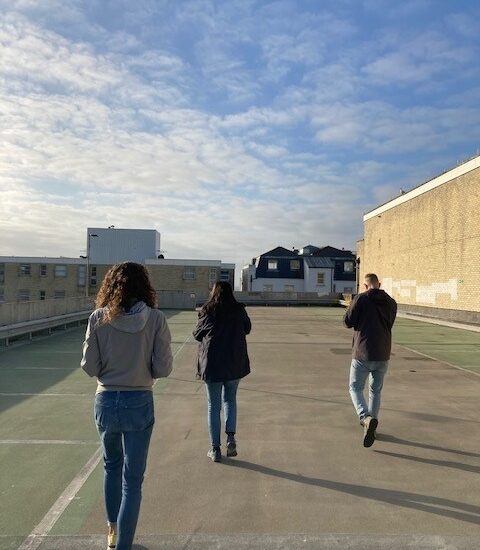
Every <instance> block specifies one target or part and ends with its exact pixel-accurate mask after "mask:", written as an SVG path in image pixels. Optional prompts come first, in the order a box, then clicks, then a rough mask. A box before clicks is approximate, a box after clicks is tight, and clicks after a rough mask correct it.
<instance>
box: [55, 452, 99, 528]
mask: <svg viewBox="0 0 480 550" xmlns="http://www.w3.org/2000/svg"><path fill="white" fill-rule="evenodd" d="M102 487H103V463H102V462H101V463H100V464H99V465H98V466H97V467H96V468H95V470H94V472H93V473H92V474H91V475H90V477H89V478H88V479H87V481H86V482H85V484H84V485H83V487H82V488H81V489H80V491H78V493H77V495H76V497H75V498H74V499H73V500H72V501H71V503H70V504H69V505H68V507H67V509H66V510H65V512H64V513H63V514H62V515H61V517H60V519H59V520H58V521H57V523H56V524H55V526H54V527H53V529H52V531H51V532H50V534H51V535H76V534H77V533H80V530H81V528H82V526H83V523H84V521H85V519H86V518H87V517H88V515H89V514H90V512H91V510H92V508H93V507H94V506H95V505H96V504H97V503H98V501H99V500H102V499H103V491H102Z"/></svg>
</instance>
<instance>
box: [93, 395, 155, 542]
mask: <svg viewBox="0 0 480 550" xmlns="http://www.w3.org/2000/svg"><path fill="white" fill-rule="evenodd" d="M154 422H155V418H154V412H153V394H152V392H151V391H105V392H101V393H97V395H96V396H95V423H96V425H97V430H98V433H99V434H100V439H101V442H102V446H103V459H104V466H105V483H104V491H105V505H106V509H107V519H108V523H109V524H110V525H111V524H117V548H116V550H130V549H131V547H132V544H133V537H134V535H135V529H136V527H137V520H138V515H139V512H140V502H141V500H142V483H143V475H144V473H145V468H146V465H147V455H148V447H149V444H150V436H151V435H152V430H153V424H154Z"/></svg>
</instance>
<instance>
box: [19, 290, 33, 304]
mask: <svg viewBox="0 0 480 550" xmlns="http://www.w3.org/2000/svg"><path fill="white" fill-rule="evenodd" d="M29 300H30V290H28V289H23V290H19V291H18V301H19V302H28V301H29Z"/></svg>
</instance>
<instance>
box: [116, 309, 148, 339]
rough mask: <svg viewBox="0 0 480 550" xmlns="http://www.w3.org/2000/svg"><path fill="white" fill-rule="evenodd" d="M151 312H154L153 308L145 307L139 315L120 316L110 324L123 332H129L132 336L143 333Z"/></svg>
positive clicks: (125, 314)
mask: <svg viewBox="0 0 480 550" xmlns="http://www.w3.org/2000/svg"><path fill="white" fill-rule="evenodd" d="M150 311H152V308H150V307H148V306H145V307H143V308H142V309H141V310H140V311H138V312H137V313H124V314H123V315H120V316H119V317H117V318H116V319H113V320H112V321H111V322H110V324H111V325H112V327H113V328H116V329H117V330H120V331H122V332H129V333H131V334H132V333H135V332H141V331H142V330H143V329H144V328H145V325H146V324H147V321H148V318H149V317H150Z"/></svg>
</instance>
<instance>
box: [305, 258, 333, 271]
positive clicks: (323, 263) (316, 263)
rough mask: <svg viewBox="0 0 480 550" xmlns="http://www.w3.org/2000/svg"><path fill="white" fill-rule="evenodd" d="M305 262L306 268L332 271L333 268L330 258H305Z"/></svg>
mask: <svg viewBox="0 0 480 550" xmlns="http://www.w3.org/2000/svg"><path fill="white" fill-rule="evenodd" d="M305 262H306V264H307V265H308V267H323V268H328V269H333V268H334V267H335V265H334V263H333V262H332V260H331V259H330V258H324V257H322V256H307V257H306V258H305Z"/></svg>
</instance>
